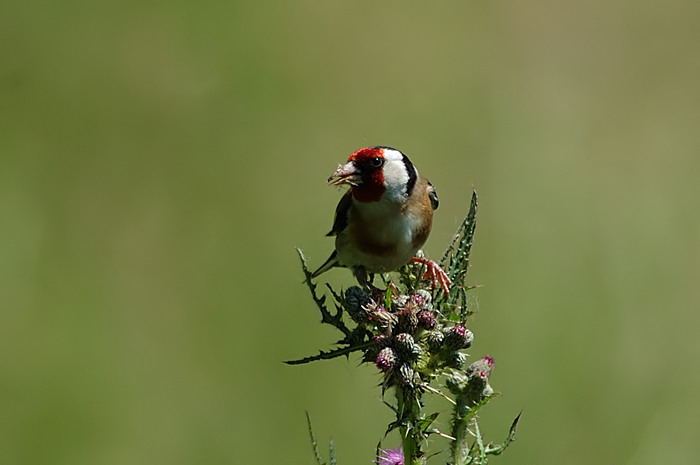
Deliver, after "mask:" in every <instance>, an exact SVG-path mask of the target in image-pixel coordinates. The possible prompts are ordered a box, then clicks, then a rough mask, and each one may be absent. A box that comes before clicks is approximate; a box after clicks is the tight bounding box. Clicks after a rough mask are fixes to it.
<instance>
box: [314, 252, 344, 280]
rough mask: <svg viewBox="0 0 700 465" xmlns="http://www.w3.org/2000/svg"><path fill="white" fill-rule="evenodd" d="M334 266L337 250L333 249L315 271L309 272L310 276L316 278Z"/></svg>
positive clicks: (336, 263) (335, 264) (336, 259)
mask: <svg viewBox="0 0 700 465" xmlns="http://www.w3.org/2000/svg"><path fill="white" fill-rule="evenodd" d="M336 266H338V252H337V251H335V250H334V251H333V253H332V254H331V256H330V257H328V260H326V261H325V262H324V263H323V265H321V266H320V267H319V268H318V269H317V270H316V271H314V272H313V273H311V277H312V278H316V277H317V276H319V275H321V274H323V273H325V272H326V271H328V270H330V269H331V268H333V267H336Z"/></svg>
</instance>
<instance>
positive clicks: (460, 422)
mask: <svg viewBox="0 0 700 465" xmlns="http://www.w3.org/2000/svg"><path fill="white" fill-rule="evenodd" d="M456 400H457V405H455V408H454V417H453V418H452V437H453V438H455V440H454V441H452V445H451V449H452V450H451V452H452V463H453V464H454V465H465V464H467V463H469V442H468V440H467V438H468V435H469V434H468V431H467V426H468V425H469V420H468V416H467V413H469V407H467V405H466V404H467V402H466V398H465V397H464V396H458V397H457V399H456Z"/></svg>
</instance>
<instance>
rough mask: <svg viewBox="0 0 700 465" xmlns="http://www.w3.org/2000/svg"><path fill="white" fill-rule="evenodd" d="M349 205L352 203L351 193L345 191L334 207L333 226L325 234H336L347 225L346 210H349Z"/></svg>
mask: <svg viewBox="0 0 700 465" xmlns="http://www.w3.org/2000/svg"><path fill="white" fill-rule="evenodd" d="M350 205H352V193H351V192H350V191H347V192H346V193H345V195H344V196H343V197H341V199H340V202H338V206H337V207H335V218H333V227H332V228H331V230H330V232H329V233H328V234H326V236H336V235H337V234H338V233H339V232H341V231H343V230H344V229H345V228H346V227H347V226H348V210H350Z"/></svg>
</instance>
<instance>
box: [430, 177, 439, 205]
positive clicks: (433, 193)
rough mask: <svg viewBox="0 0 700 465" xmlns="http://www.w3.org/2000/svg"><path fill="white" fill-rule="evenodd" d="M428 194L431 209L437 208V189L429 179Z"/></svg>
mask: <svg viewBox="0 0 700 465" xmlns="http://www.w3.org/2000/svg"><path fill="white" fill-rule="evenodd" d="M428 196H430V205H432V206H433V210H437V207H438V206H439V205H440V200H438V195H437V191H436V190H435V188H434V187H433V185H432V184H430V181H428Z"/></svg>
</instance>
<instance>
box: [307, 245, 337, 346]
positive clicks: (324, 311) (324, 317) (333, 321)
mask: <svg viewBox="0 0 700 465" xmlns="http://www.w3.org/2000/svg"><path fill="white" fill-rule="evenodd" d="M296 250H297V253H298V254H299V259H300V260H301V269H302V270H303V272H304V277H305V278H306V279H305V280H304V282H305V283H306V285H307V286H308V287H309V291H311V298H312V299H313V301H314V302H315V303H316V306H317V307H318V309H319V311H320V312H321V322H322V323H327V324H329V325H332V326H334V327H335V328H337V329H338V330H340V331H341V332H342V333H343V334H345V335H346V336H350V330H349V329H348V327H347V326H345V323H343V320H342V310H340V309H339V310H338V311H337V312H336V314H335V315H332V314H331V312H330V310H328V308H327V307H326V296H325V295H323V296H321V297H318V295H317V294H316V287H317V286H316V284H314V283H313V282H311V272H310V271H309V267H308V266H307V265H306V258H305V257H304V254H303V253H302V251H301V249H300V248H298V247H297V248H296Z"/></svg>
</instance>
